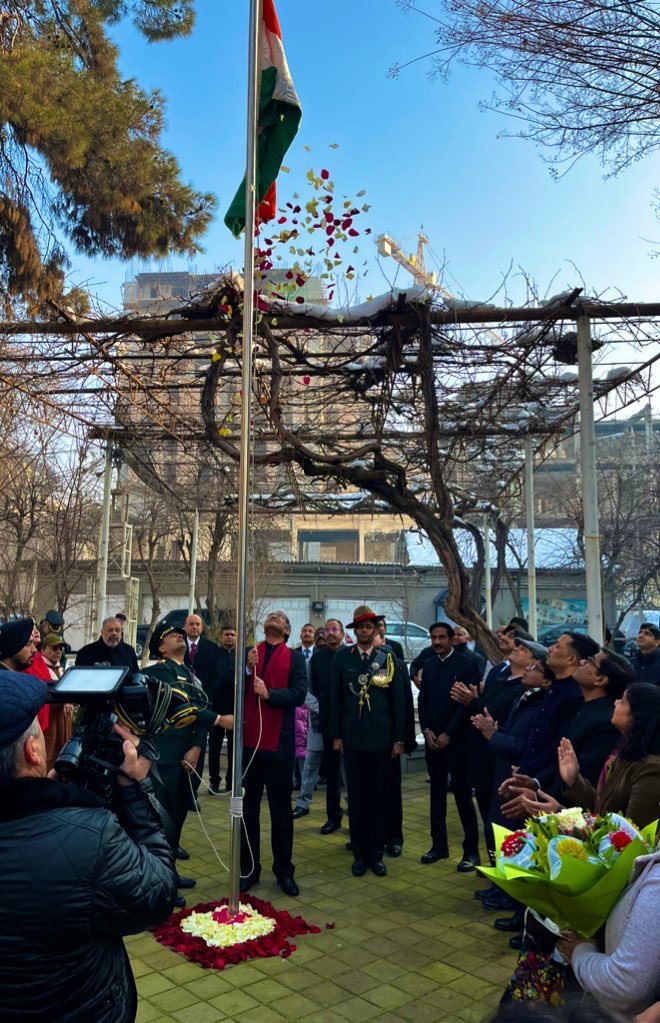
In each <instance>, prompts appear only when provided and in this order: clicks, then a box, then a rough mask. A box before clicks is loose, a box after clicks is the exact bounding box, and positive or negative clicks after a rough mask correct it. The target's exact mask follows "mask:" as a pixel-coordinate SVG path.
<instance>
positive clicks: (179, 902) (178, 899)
mask: <svg viewBox="0 0 660 1023" xmlns="http://www.w3.org/2000/svg"><path fill="white" fill-rule="evenodd" d="M185 904H186V900H185V899H184V897H183V895H182V894H181V892H177V893H176V895H175V896H174V906H175V908H176V909H183V907H184V906H185Z"/></svg>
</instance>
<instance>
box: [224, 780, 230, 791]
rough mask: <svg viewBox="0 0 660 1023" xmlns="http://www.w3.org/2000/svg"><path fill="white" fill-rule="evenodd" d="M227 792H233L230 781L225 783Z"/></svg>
mask: <svg viewBox="0 0 660 1023" xmlns="http://www.w3.org/2000/svg"><path fill="white" fill-rule="evenodd" d="M225 792H231V782H230V781H226V782H225Z"/></svg>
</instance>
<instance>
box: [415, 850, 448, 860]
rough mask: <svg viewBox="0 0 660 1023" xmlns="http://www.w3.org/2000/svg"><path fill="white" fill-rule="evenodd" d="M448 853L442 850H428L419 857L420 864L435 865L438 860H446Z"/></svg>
mask: <svg viewBox="0 0 660 1023" xmlns="http://www.w3.org/2000/svg"><path fill="white" fill-rule="evenodd" d="M448 859H449V852H448V851H446V850H444V849H429V851H428V852H425V853H424V855H423V856H421V857H420V863H437V862H438V860H448Z"/></svg>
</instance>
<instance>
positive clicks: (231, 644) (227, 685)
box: [200, 623, 236, 793]
mask: <svg viewBox="0 0 660 1023" xmlns="http://www.w3.org/2000/svg"><path fill="white" fill-rule="evenodd" d="M235 663H236V629H235V628H234V626H233V625H229V623H226V624H225V625H223V626H222V629H221V631H220V644H219V646H216V655H215V667H214V671H215V685H214V686H213V692H212V694H211V693H210V692H209V695H210V698H211V706H212V708H213V710H214V711H216V713H218V714H222V715H224V714H233V713H234V672H235ZM200 679H201V681H202V685H204V679H203V678H202V677H201V675H200ZM225 735H226V736H227V773H226V775H225V792H229V791H230V789H231V782H232V772H233V756H234V733H233V731H231V730H227V731H225V729H224V728H214V729H212V731H211V732H209V781H210V785H211V792H214V793H218V792H219V791H220V782H221V780H222V779H221V777H220V753H221V752H222V743H223V741H224V738H225Z"/></svg>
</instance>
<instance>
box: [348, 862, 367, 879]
mask: <svg viewBox="0 0 660 1023" xmlns="http://www.w3.org/2000/svg"><path fill="white" fill-rule="evenodd" d="M366 872H367V864H366V863H365V862H364V860H353V863H352V864H351V874H352V875H353V877H362V876H363V875H364V874H366Z"/></svg>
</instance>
